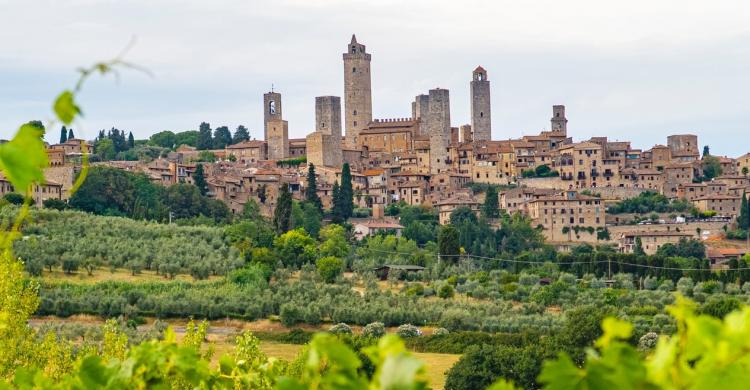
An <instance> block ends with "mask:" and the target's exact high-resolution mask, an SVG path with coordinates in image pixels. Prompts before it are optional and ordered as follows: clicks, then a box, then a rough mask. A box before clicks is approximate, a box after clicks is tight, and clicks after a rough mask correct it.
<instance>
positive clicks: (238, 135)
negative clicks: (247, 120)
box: [232, 125, 250, 144]
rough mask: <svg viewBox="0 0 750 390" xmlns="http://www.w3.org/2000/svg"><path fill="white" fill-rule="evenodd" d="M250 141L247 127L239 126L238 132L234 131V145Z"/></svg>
mask: <svg viewBox="0 0 750 390" xmlns="http://www.w3.org/2000/svg"><path fill="white" fill-rule="evenodd" d="M249 140H250V132H249V131H247V127H245V126H242V125H239V126H237V130H235V131H234V136H233V137H232V144H237V143H240V142H242V141H249Z"/></svg>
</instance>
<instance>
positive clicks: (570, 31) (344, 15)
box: [0, 0, 750, 157]
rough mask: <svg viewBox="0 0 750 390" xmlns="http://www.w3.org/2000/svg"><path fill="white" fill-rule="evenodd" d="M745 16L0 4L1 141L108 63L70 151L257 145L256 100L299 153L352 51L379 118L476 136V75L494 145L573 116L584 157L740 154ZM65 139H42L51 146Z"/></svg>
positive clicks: (364, 3) (589, 6) (87, 0)
mask: <svg viewBox="0 0 750 390" xmlns="http://www.w3.org/2000/svg"><path fill="white" fill-rule="evenodd" d="M749 21H750V2H748V1H744V0H737V1H721V0H715V1H711V2H706V1H692V0H679V1H678V0H675V1H672V0H670V1H666V0H661V1H660V0H629V1H618V2H615V1H601V0H591V1H586V0H577V1H560V0H528V1H519V0H511V1H498V0H495V1H478V0H460V1H458V0H452V1H442V0H420V1H397V0H359V1H357V0H267V1H258V0H237V1H216V0H214V1H163V0H134V1H113V0H110V1H105V0H75V1H72V0H71V1H62V0H61V1H41V0H17V1H7V0H0V137H2V138H9V137H10V136H12V134H13V132H14V129H16V128H17V127H18V125H19V124H21V123H23V122H26V121H28V120H31V119H41V120H45V121H46V120H48V119H49V118H51V111H50V104H51V101H52V99H53V98H54V96H55V95H56V93H58V92H59V91H61V90H62V89H63V88H67V87H70V86H72V84H73V83H74V82H75V80H76V74H75V69H76V68H77V67H79V66H82V65H87V64H90V63H93V62H95V61H97V60H103V59H108V58H111V57H113V56H115V55H116V54H117V53H118V52H120V50H121V49H122V48H124V47H125V46H126V45H127V44H128V42H129V41H130V40H131V38H132V37H134V36H135V37H136V38H137V42H136V44H135V46H134V47H133V48H132V49H131V50H130V52H129V53H128V54H127V57H126V59H127V60H129V61H131V62H134V63H137V64H139V65H141V66H144V67H146V68H148V69H150V70H151V72H152V73H153V75H154V76H153V77H149V76H146V75H143V74H141V73H138V72H132V71H125V72H123V73H122V78H121V80H120V81H119V83H118V82H117V81H115V80H114V79H113V78H105V79H101V78H95V79H92V80H91V82H90V83H89V84H87V85H86V86H85V89H84V91H83V93H82V94H81V96H80V103H81V105H82V106H83V108H84V111H85V112H84V113H85V118H84V120H83V121H82V122H81V123H79V124H77V125H76V126H75V131H76V133H77V134H76V135H78V136H81V135H83V136H85V137H86V138H93V137H94V136H95V135H96V133H97V131H98V130H99V129H102V128H104V129H108V128H111V127H113V126H114V127H117V128H119V129H124V130H126V131H132V132H133V133H134V134H135V136H136V138H146V137H148V136H149V135H150V134H152V133H154V132H157V131H161V130H172V131H183V130H191V129H197V128H198V125H199V124H200V122H201V121H206V122H209V123H210V124H211V126H212V127H213V128H215V127H217V126H221V125H227V126H229V127H230V129H232V130H234V128H236V126H237V125H239V124H243V125H245V126H247V127H248V128H249V129H250V131H251V136H253V137H256V138H261V137H262V122H263V113H262V95H263V93H264V92H266V91H268V90H269V89H270V87H271V84H273V85H274V86H275V89H276V90H277V91H279V92H281V93H282V101H283V114H284V117H285V119H287V120H288V121H289V131H290V136H291V137H303V136H305V135H306V134H307V133H309V132H311V131H313V130H314V129H313V124H314V115H315V114H314V98H315V96H321V95H337V96H342V95H343V65H342V58H341V54H342V53H343V52H344V51H345V50H346V45H347V44H348V42H349V40H350V38H351V34H352V33H356V34H357V39H358V41H359V42H360V43H363V44H365V45H367V51H368V52H370V53H372V89H373V113H374V117H375V118H392V117H407V116H410V115H411V106H410V102H411V101H412V100H413V98H414V96H415V95H417V94H419V93H423V92H426V91H427V90H428V89H430V88H435V87H441V88H448V89H450V94H451V96H450V98H451V119H452V123H453V125H454V126H458V125H461V124H464V123H468V122H469V81H470V79H471V71H472V69H474V68H475V67H476V66H477V65H482V66H483V67H484V68H485V69H487V71H488V76H489V77H488V78H489V80H490V81H491V83H492V120H493V122H492V133H493V138H494V139H507V138H510V137H519V136H521V135H523V134H532V133H536V132H538V131H540V130H543V129H548V128H549V118H550V116H551V111H552V105H553V104H565V105H566V106H567V113H568V119H569V126H568V130H569V134H570V135H572V136H573V137H574V138H575V139H576V140H582V139H588V138H589V137H591V136H594V135H597V136H608V137H610V139H612V140H631V141H633V146H634V147H638V148H646V147H650V146H651V145H653V144H655V143H665V142H666V136H667V135H668V134H674V133H688V132H689V133H695V134H698V135H699V137H700V142H701V144H706V143H708V144H709V145H710V146H711V150H712V152H713V154H721V155H729V156H733V157H736V156H739V155H741V154H743V153H747V152H750V96H748V94H749V93H750V22H749ZM58 136H59V129H57V128H56V129H52V130H48V137H47V138H48V140H49V141H55V140H56V139H57V138H58Z"/></svg>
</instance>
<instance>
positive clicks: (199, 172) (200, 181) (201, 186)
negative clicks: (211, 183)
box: [193, 164, 208, 195]
mask: <svg viewBox="0 0 750 390" xmlns="http://www.w3.org/2000/svg"><path fill="white" fill-rule="evenodd" d="M193 184H195V186H196V187H198V191H200V193H201V195H206V193H207V192H208V184H207V183H206V176H205V174H204V173H203V164H198V166H196V167H195V173H194V174H193Z"/></svg>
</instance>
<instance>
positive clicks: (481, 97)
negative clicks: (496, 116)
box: [469, 66, 492, 141]
mask: <svg viewBox="0 0 750 390" xmlns="http://www.w3.org/2000/svg"><path fill="white" fill-rule="evenodd" d="M469 87H470V88H469V89H470V90H471V130H472V132H473V136H474V140H475V141H489V140H490V139H491V138H492V116H491V114H490V81H489V80H487V71H486V70H484V68H482V67H481V66H478V67H477V68H476V69H474V71H473V72H472V80H471V84H470V85H469Z"/></svg>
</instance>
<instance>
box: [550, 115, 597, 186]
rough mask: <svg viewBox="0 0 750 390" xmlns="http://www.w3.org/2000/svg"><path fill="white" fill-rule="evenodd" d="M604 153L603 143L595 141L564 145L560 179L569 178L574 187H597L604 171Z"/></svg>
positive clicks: (559, 162) (561, 151)
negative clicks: (602, 168) (602, 169)
mask: <svg viewBox="0 0 750 390" xmlns="http://www.w3.org/2000/svg"><path fill="white" fill-rule="evenodd" d="M553 119H554V118H553ZM602 155H603V153H602V147H601V145H599V144H596V143H593V142H579V143H575V144H570V145H565V146H562V147H561V148H560V160H559V161H558V167H557V168H558V170H559V172H560V179H561V180H569V181H570V182H571V183H572V186H573V187H574V188H584V187H596V186H597V183H598V179H599V178H600V176H601V172H602V171H601V170H600V169H601V167H602V166H603V163H602V161H603V160H602Z"/></svg>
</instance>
